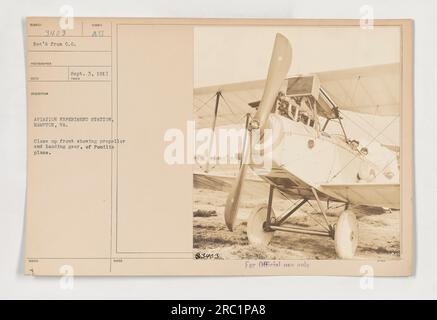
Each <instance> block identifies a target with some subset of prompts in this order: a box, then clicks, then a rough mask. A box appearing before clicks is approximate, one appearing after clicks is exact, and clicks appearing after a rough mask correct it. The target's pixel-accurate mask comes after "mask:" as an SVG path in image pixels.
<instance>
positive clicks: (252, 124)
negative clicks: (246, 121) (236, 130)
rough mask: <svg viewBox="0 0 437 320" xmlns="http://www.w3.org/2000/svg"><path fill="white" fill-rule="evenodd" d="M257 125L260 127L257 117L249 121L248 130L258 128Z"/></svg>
mask: <svg viewBox="0 0 437 320" xmlns="http://www.w3.org/2000/svg"><path fill="white" fill-rule="evenodd" d="M259 127H260V123H259V120H257V119H253V120H252V121H251V122H250V125H249V130H250V131H252V130H254V129H255V130H258V129H259Z"/></svg>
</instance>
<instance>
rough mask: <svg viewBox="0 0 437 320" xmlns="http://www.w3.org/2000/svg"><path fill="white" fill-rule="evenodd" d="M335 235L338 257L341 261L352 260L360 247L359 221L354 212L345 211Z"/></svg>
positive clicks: (339, 220)
mask: <svg viewBox="0 0 437 320" xmlns="http://www.w3.org/2000/svg"><path fill="white" fill-rule="evenodd" d="M334 234H335V236H334V241H335V252H336V253H337V256H338V257H339V258H340V259H352V258H353V257H354V255H355V251H356V250H357V246H358V221H357V218H356V217H355V214H354V213H353V212H352V210H345V211H343V213H342V214H341V215H340V218H339V219H338V222H337V225H336V227H335V233H334Z"/></svg>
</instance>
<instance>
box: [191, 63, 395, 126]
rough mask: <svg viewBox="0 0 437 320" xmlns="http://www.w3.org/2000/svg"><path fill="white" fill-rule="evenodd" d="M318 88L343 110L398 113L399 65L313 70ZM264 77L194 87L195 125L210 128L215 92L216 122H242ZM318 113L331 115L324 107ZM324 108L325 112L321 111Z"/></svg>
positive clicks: (373, 113)
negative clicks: (217, 101)
mask: <svg viewBox="0 0 437 320" xmlns="http://www.w3.org/2000/svg"><path fill="white" fill-rule="evenodd" d="M316 75H317V76H318V78H319V79H320V84H321V87H322V88H323V89H324V91H326V92H327V93H328V95H329V97H330V98H331V99H332V100H333V101H334V102H335V104H336V105H337V106H338V107H339V108H340V109H343V110H350V111H354V112H360V113H367V114H372V115H392V116H394V115H399V113H400V86H401V84H400V79H401V78H400V64H398V63H396V64H385V65H376V66H370V67H363V68H354V69H345V70H336V71H328V72H320V73H316ZM264 83H265V80H257V81H248V82H240V83H231V84H225V85H214V86H209V87H202V88H196V89H194V114H195V119H196V126H197V127H198V128H205V127H211V125H212V122H213V118H214V109H215V104H216V98H217V92H221V96H220V97H219V110H218V115H217V125H218V126H222V125H232V124H234V125H236V124H239V125H242V124H243V123H244V120H243V118H244V116H245V115H246V114H247V113H250V114H253V113H254V112H255V110H254V108H252V107H251V106H249V103H252V102H255V104H253V105H256V102H257V101H259V100H260V99H261V97H262V93H263V90H264ZM320 111H321V112H319V115H323V116H327V117H331V116H329V115H328V114H327V113H326V110H320ZM323 111H325V113H326V114H324V113H323Z"/></svg>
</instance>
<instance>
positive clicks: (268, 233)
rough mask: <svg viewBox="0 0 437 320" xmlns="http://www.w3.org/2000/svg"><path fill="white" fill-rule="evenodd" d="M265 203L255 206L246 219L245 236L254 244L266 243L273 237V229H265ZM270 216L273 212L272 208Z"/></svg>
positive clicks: (266, 207) (266, 208)
mask: <svg viewBox="0 0 437 320" xmlns="http://www.w3.org/2000/svg"><path fill="white" fill-rule="evenodd" d="M267 211H268V206H267V205H260V206H258V207H256V208H255V209H254V210H253V211H252V213H251V214H250V216H249V219H248V220H247V237H248V238H249V242H250V243H251V244H254V245H268V244H269V243H270V241H271V240H272V238H273V233H274V231H273V230H266V221H267ZM271 214H272V216H273V217H274V212H273V210H272V213H271Z"/></svg>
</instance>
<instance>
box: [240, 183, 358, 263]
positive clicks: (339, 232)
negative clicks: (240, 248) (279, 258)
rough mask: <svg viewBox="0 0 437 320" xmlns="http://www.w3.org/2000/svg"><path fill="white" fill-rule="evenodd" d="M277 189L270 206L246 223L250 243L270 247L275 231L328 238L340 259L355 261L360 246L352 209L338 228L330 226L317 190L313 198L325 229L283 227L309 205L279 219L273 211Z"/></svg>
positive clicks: (260, 209) (299, 203)
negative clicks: (332, 242)
mask: <svg viewBox="0 0 437 320" xmlns="http://www.w3.org/2000/svg"><path fill="white" fill-rule="evenodd" d="M274 189H275V187H274V186H270V192H269V201H268V204H267V205H260V206H258V207H256V208H255V209H254V210H253V211H252V213H251V214H250V216H249V219H248V221H247V236H248V238H249V242H250V243H251V244H254V245H268V244H269V243H270V241H271V240H272V238H273V235H274V232H275V231H284V232H292V233H301V234H310V235H317V236H324V237H329V238H331V239H333V240H334V242H335V251H336V253H337V256H338V257H339V258H340V259H351V258H353V256H354V254H355V251H356V249H357V246H358V222H357V219H356V217H355V214H354V213H353V211H352V210H350V209H348V210H345V211H343V213H342V214H341V215H340V218H339V219H338V222H337V224H336V225H333V224H330V223H329V220H328V217H327V214H326V209H325V207H323V206H322V204H321V201H320V199H319V196H318V194H317V190H315V189H313V194H314V197H315V199H316V201H317V204H318V206H319V209H320V212H321V213H322V216H323V218H324V223H325V225H322V224H321V223H320V225H321V226H322V227H323V230H317V229H307V228H300V227H295V226H292V225H290V224H287V225H284V224H285V222H286V221H287V220H288V218H289V217H290V216H291V215H293V213H295V212H296V211H297V210H298V209H299V208H300V207H301V206H303V205H304V204H305V203H308V200H307V199H302V200H301V201H299V202H298V203H296V204H295V205H294V206H293V207H292V208H291V209H290V210H289V211H287V212H285V213H284V214H283V215H281V216H279V217H276V215H275V212H274V210H273V208H272V203H273V193H274Z"/></svg>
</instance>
